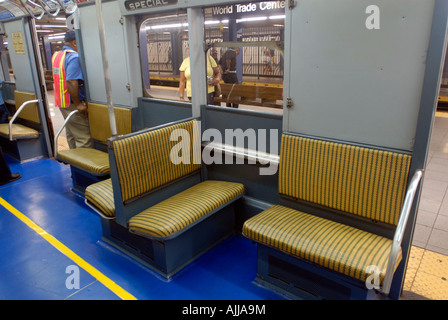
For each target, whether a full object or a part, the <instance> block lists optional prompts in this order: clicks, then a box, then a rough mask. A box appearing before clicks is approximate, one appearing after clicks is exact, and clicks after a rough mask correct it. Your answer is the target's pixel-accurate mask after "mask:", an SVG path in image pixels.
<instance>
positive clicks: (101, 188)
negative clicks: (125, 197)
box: [85, 178, 115, 218]
mask: <svg viewBox="0 0 448 320" xmlns="http://www.w3.org/2000/svg"><path fill="white" fill-rule="evenodd" d="M85 197H86V200H87V201H88V203H89V204H91V205H93V206H94V207H95V208H96V209H98V210H99V211H101V212H102V213H103V214H104V215H105V216H106V217H110V218H112V217H115V203H114V192H113V189H112V179H110V178H109V179H106V180H104V181H101V182H97V183H94V184H91V185H90V186H88V187H87V188H86V192H85Z"/></svg>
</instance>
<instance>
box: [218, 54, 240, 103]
mask: <svg viewBox="0 0 448 320" xmlns="http://www.w3.org/2000/svg"><path fill="white" fill-rule="evenodd" d="M239 54H240V48H230V49H229V50H227V51H226V52H225V53H224V54H223V55H222V57H221V60H220V63H219V64H220V66H221V71H222V72H221V73H222V80H224V82H225V83H238V76H237V74H236V56H237V55H239ZM226 106H227V107H229V108H230V107H232V108H238V104H235V103H233V104H232V103H227V104H226Z"/></svg>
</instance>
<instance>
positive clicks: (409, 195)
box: [381, 170, 423, 294]
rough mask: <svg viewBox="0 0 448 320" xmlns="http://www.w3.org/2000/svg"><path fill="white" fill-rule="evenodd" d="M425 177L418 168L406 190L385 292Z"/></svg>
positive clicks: (388, 268) (387, 270)
mask: <svg viewBox="0 0 448 320" xmlns="http://www.w3.org/2000/svg"><path fill="white" fill-rule="evenodd" d="M422 177H423V170H416V171H415V173H414V176H413V177H412V179H411V182H410V183H409V186H408V189H407V190H406V196H405V199H404V203H403V208H402V209H401V213H400V219H399V221H398V224H397V228H396V230H395V235H394V239H393V242H392V248H391V251H390V255H389V261H388V263H387V269H386V275H385V277H384V280H383V285H382V288H381V291H382V292H383V293H384V294H389V292H390V288H391V285H392V279H393V276H394V272H395V266H396V261H397V256H398V254H399V252H400V250H401V242H402V241H403V236H404V230H405V228H406V224H407V222H408V219H409V215H410V213H411V208H412V203H413V202H414V198H415V195H416V192H417V187H418V185H419V183H420V181H421V179H422Z"/></svg>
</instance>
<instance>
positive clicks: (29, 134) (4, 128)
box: [0, 123, 39, 139]
mask: <svg viewBox="0 0 448 320" xmlns="http://www.w3.org/2000/svg"><path fill="white" fill-rule="evenodd" d="M11 129H12V137H13V139H20V138H38V137H39V132H38V131H37V130H35V129H33V128H29V127H27V126H24V125H21V124H18V123H14V124H13V125H12V127H11ZM0 135H2V136H4V137H7V138H8V139H9V123H2V124H0Z"/></svg>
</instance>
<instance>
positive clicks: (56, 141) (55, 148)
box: [54, 110, 79, 159]
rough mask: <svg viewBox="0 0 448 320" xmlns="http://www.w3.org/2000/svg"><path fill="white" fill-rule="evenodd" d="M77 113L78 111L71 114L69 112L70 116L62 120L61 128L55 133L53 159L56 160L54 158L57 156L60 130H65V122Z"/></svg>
mask: <svg viewBox="0 0 448 320" xmlns="http://www.w3.org/2000/svg"><path fill="white" fill-rule="evenodd" d="M76 112H79V111H78V110H73V111H72V112H70V114H69V115H68V117H67V118H66V119H65V120H64V123H63V124H62V127H61V128H60V129H59V131H58V133H56V136H55V137H54V158H55V159H56V156H57V154H58V138H59V135H60V134H61V132H62V130H63V129H64V128H65V125H66V124H67V122H68V121H69V120H70V118H71V117H72V116H73V115H74V114H75V113H76Z"/></svg>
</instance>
